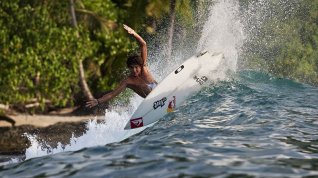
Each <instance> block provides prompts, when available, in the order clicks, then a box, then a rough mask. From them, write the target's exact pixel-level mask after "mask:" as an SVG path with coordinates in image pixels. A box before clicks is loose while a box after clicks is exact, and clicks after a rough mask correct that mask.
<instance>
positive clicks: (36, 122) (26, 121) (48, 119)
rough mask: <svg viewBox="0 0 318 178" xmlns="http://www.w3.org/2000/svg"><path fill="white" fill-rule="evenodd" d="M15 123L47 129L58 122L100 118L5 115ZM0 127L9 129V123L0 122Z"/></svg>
mask: <svg viewBox="0 0 318 178" xmlns="http://www.w3.org/2000/svg"><path fill="white" fill-rule="evenodd" d="M7 116H8V117H10V118H12V119H13V120H14V121H15V126H22V125H32V126H35V127H47V126H50V125H54V124H56V123H58V122H82V121H88V120H91V119H100V118H101V117H102V116H90V115H87V116H71V115H23V114H19V115H7ZM0 127H11V123H9V122H5V121H1V120H0Z"/></svg>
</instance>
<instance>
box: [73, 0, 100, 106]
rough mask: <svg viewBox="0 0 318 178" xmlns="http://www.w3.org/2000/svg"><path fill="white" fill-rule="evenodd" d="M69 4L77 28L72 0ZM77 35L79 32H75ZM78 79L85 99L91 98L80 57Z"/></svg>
mask: <svg viewBox="0 0 318 178" xmlns="http://www.w3.org/2000/svg"><path fill="white" fill-rule="evenodd" d="M69 1H70V5H71V9H70V10H71V16H72V25H73V27H74V28H76V29H77V20H76V14H75V8H74V0H69ZM77 36H78V37H79V33H78V32H77ZM78 69H79V81H80V86H81V89H82V92H83V94H84V96H85V98H86V99H87V100H89V99H93V98H94V97H93V95H92V92H91V91H90V89H89V87H88V85H87V82H86V79H85V72H84V67H83V61H82V59H79V65H78Z"/></svg>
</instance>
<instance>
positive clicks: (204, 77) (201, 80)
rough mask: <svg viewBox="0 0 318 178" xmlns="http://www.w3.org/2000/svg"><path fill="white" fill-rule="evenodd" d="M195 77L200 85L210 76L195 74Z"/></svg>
mask: <svg viewBox="0 0 318 178" xmlns="http://www.w3.org/2000/svg"><path fill="white" fill-rule="evenodd" d="M193 79H194V80H195V81H196V82H198V83H199V84H200V85H203V84H204V82H206V81H208V77H206V76H202V77H200V78H199V77H198V76H196V75H195V76H194V77H193Z"/></svg>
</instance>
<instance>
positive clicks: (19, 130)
mask: <svg viewBox="0 0 318 178" xmlns="http://www.w3.org/2000/svg"><path fill="white" fill-rule="evenodd" d="M8 116H9V117H10V118H12V119H13V120H14V121H15V126H14V127H12V126H11V123H9V122H6V121H2V120H0V135H1V137H0V155H21V154H25V151H26V149H27V148H29V147H30V146H31V142H30V141H29V139H28V138H27V136H26V135H25V134H29V135H36V136H37V138H36V139H37V141H38V142H39V143H44V144H43V145H45V146H50V147H52V148H55V147H56V146H57V145H58V143H61V144H62V145H66V144H69V143H70V138H72V136H73V135H74V137H79V136H82V135H83V134H85V133H86V130H87V128H86V123H87V121H89V120H92V119H97V121H102V120H103V118H104V116H90V115H87V116H70V115H22V114H21V115H8Z"/></svg>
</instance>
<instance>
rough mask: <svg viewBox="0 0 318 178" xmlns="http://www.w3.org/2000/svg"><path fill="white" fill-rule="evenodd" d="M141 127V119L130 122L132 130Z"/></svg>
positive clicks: (142, 124)
mask: <svg viewBox="0 0 318 178" xmlns="http://www.w3.org/2000/svg"><path fill="white" fill-rule="evenodd" d="M142 126H144V123H143V120H142V117H139V118H136V119H131V120H130V128H132V129H134V128H138V127H142Z"/></svg>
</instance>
